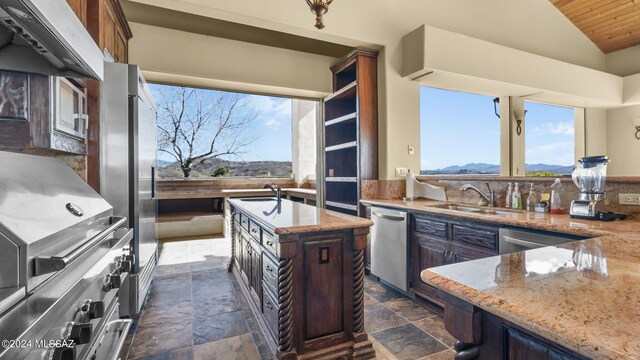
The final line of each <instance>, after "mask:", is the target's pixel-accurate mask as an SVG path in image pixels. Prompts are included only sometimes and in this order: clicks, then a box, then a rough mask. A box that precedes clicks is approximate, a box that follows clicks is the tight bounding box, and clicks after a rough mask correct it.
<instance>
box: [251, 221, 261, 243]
mask: <svg viewBox="0 0 640 360" xmlns="http://www.w3.org/2000/svg"><path fill="white" fill-rule="evenodd" d="M261 232H262V229H260V226H258V224H256V223H254V222H253V221H251V220H249V234H251V236H253V237H254V238H255V239H256V240H258V242H259V243H262V237H261Z"/></svg>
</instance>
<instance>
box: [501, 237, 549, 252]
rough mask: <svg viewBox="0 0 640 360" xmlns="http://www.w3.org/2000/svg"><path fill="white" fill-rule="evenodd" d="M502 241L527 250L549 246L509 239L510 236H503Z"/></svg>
mask: <svg viewBox="0 0 640 360" xmlns="http://www.w3.org/2000/svg"><path fill="white" fill-rule="evenodd" d="M502 239H503V240H504V241H505V242H507V243H509V244H513V245H518V246H522V247H525V248H527V249H538V248H541V247H545V246H547V245H544V244H538V243H534V242H531V241H526V240H520V239H516V238H512V237H509V236H502Z"/></svg>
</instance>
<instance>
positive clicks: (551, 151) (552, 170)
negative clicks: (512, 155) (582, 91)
mask: <svg viewBox="0 0 640 360" xmlns="http://www.w3.org/2000/svg"><path fill="white" fill-rule="evenodd" d="M525 111H526V114H525V122H524V123H525V134H526V135H525V164H526V165H525V169H526V173H527V176H559V175H570V174H571V170H572V169H573V165H574V153H575V131H574V130H575V129H574V109H573V108H568V107H562V106H555V105H547V104H540V103H535V102H530V101H525Z"/></svg>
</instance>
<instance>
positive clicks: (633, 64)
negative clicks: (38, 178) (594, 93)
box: [605, 45, 640, 76]
mask: <svg viewBox="0 0 640 360" xmlns="http://www.w3.org/2000/svg"><path fill="white" fill-rule="evenodd" d="M638 59H640V45H638V46H633V47H630V48H626V49H623V50H619V51H615V52H612V53H609V54H607V55H606V57H605V62H606V66H605V70H606V71H607V72H610V73H612V74H616V75H619V76H627V75H633V74H637V73H640V61H638Z"/></svg>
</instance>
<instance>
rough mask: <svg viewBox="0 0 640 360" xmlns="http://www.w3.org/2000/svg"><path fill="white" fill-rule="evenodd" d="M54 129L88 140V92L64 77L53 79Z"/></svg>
mask: <svg viewBox="0 0 640 360" xmlns="http://www.w3.org/2000/svg"><path fill="white" fill-rule="evenodd" d="M53 79H54V81H53V82H52V85H53V89H52V90H53V91H52V95H53V99H54V103H53V127H54V129H55V130H57V131H59V132H63V133H65V134H67V135H71V136H74V137H77V138H81V139H85V140H86V139H87V126H88V123H89V116H88V115H87V90H86V89H85V88H83V87H81V86H80V85H79V84H76V83H73V82H71V81H69V80H68V79H66V78H64V77H55V78H53Z"/></svg>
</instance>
